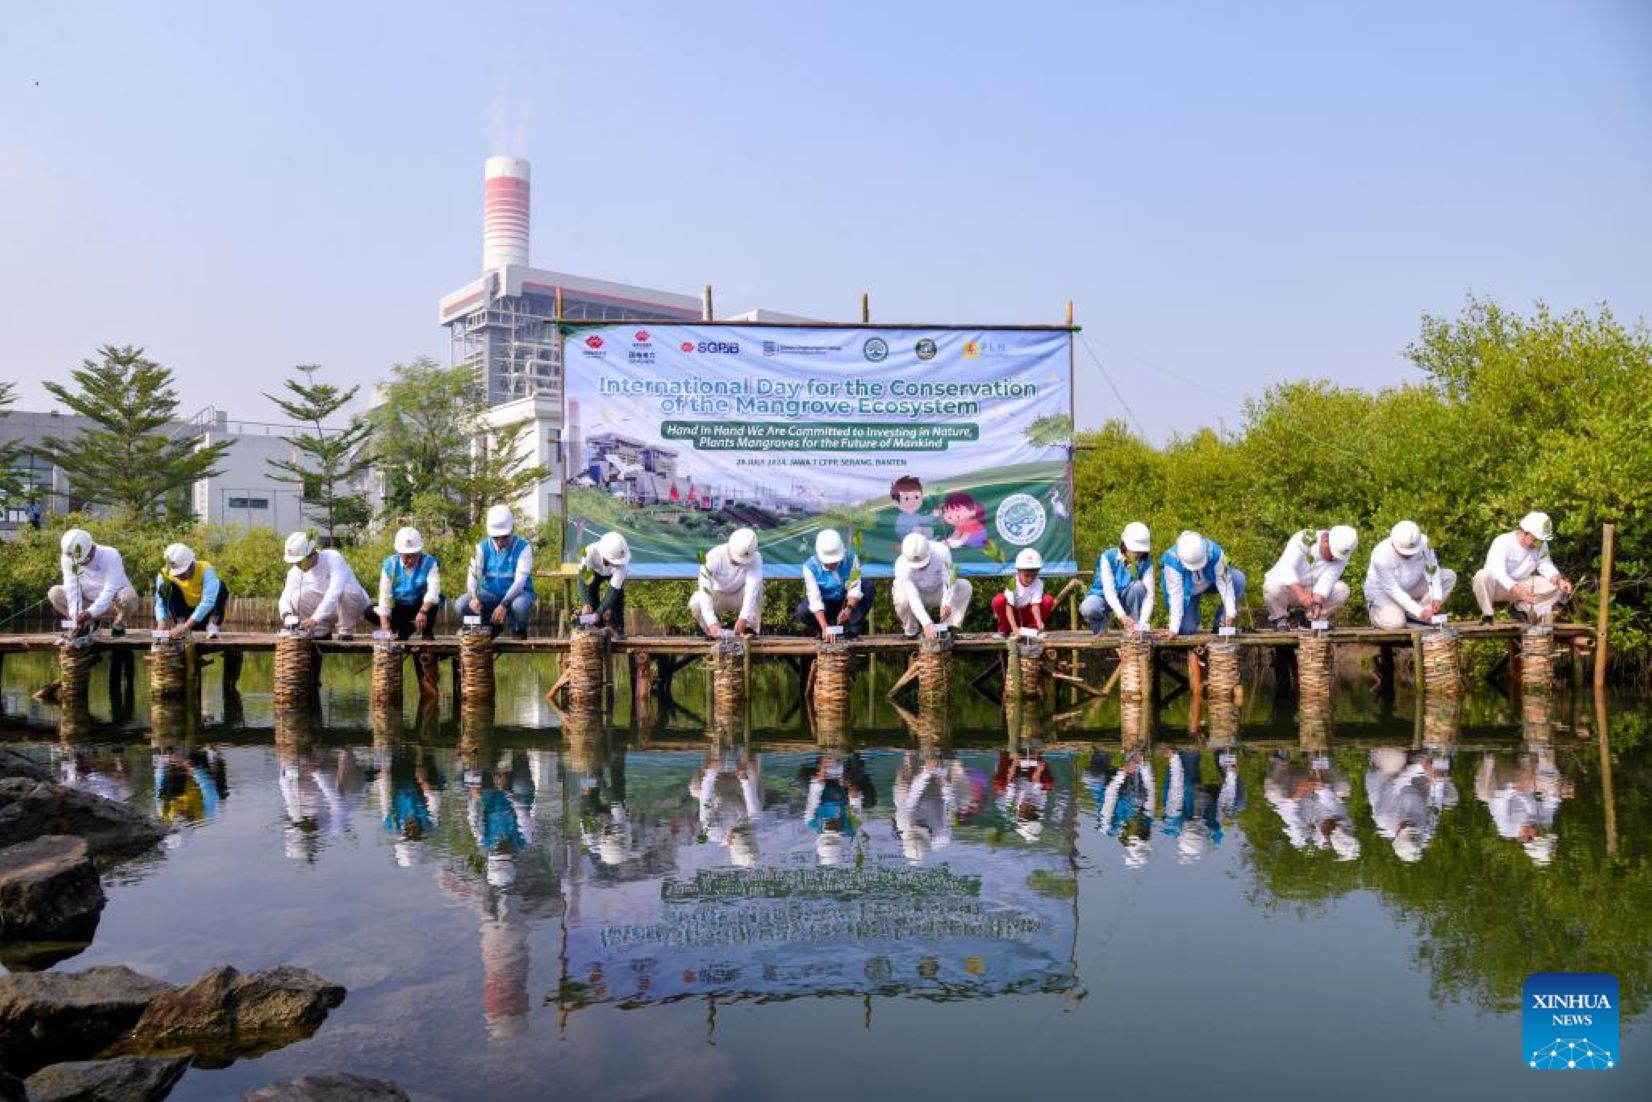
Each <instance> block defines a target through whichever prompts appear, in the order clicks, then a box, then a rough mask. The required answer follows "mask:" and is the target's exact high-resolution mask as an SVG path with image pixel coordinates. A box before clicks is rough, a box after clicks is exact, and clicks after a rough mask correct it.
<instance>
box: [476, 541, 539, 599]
mask: <svg viewBox="0 0 1652 1102" xmlns="http://www.w3.org/2000/svg"><path fill="white" fill-rule="evenodd" d="M487 538H488V539H492V538H493V537H491V536H489V537H487ZM506 546H507V547H508V546H509V545H508V544H507V545H506ZM531 577H533V544H532V543H528V544H527V546H525V547H523V548H522V553H521V554H520V555H518V556H517V557H516V573H515V574H514V575H512V576H511V587H510V588H509V589H507V590H505V596H504V599H503V600H502V601H501V602H500V603H501V604H507V605H508V604H510V603H511V602H512V601H514V600H516V597H517V594H519V593H521V592H522V590H524V589H525V588H527V585H528V579H529V578H531ZM481 578H482V547H481V545H480V544H478V545H477V547H476V550H475V551H472V552H471V553H470V565H469V566H468V567H466V568H465V596H467V597H474V596H476V590H477V586H478V585H480V584H481Z"/></svg>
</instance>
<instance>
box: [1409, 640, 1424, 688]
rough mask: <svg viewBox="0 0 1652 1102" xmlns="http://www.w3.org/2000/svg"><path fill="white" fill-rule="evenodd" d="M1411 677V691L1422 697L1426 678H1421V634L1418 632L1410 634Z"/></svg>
mask: <svg viewBox="0 0 1652 1102" xmlns="http://www.w3.org/2000/svg"><path fill="white" fill-rule="evenodd" d="M1411 677H1412V685H1411V691H1412V692H1414V693H1416V694H1417V695H1418V696H1422V695H1423V692H1424V691H1425V690H1424V689H1423V683H1424V681H1425V680H1426V678H1425V677H1424V676H1423V633H1422V632H1420V631H1414V632H1412V633H1411Z"/></svg>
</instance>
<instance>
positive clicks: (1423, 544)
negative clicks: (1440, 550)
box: [1365, 520, 1457, 631]
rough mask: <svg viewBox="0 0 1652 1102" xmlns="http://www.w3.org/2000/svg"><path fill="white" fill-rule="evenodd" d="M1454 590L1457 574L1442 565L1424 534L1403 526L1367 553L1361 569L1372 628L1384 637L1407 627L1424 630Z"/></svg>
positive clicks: (1414, 527) (1404, 522) (1411, 523)
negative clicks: (1420, 626) (1417, 626)
mask: <svg viewBox="0 0 1652 1102" xmlns="http://www.w3.org/2000/svg"><path fill="white" fill-rule="evenodd" d="M1456 586H1457V573H1456V571H1453V570H1447V569H1445V568H1444V567H1442V566H1441V565H1440V561H1439V560H1438V559H1437V558H1435V557H1434V549H1433V548H1432V547H1430V546H1429V545H1428V537H1427V536H1425V535H1423V532H1422V529H1421V528H1418V527H1417V525H1416V523H1415V522H1414V521H1409V520H1402V521H1400V522H1399V523H1398V524H1396V525H1394V528H1393V530H1392V531H1390V532H1389V533H1388V538H1387V539H1385V540H1383V541H1382V542H1381V543H1379V544H1377V546H1376V547H1374V548H1372V549H1371V563H1370V565H1369V566H1367V567H1366V569H1365V607H1366V611H1367V612H1368V613H1370V616H1371V624H1372V625H1373V626H1374V627H1379V628H1382V629H1383V630H1385V631H1399V630H1401V629H1403V628H1404V627H1405V625H1406V623H1407V622H1408V621H1410V622H1412V623H1417V624H1426V623H1428V622H1429V621H1430V620H1431V619H1432V618H1433V617H1434V615H1435V614H1436V613H1437V612H1439V611H1440V609H1441V608H1443V607H1444V606H1445V603H1446V598H1447V597H1450V596H1451V591H1452V590H1453V589H1455V588H1456Z"/></svg>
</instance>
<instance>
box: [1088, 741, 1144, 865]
mask: <svg viewBox="0 0 1652 1102" xmlns="http://www.w3.org/2000/svg"><path fill="white" fill-rule="evenodd" d="M1085 777H1086V780H1087V781H1088V783H1089V785H1090V790H1091V793H1092V794H1093V795H1094V796H1095V799H1096V829H1097V830H1099V831H1101V832H1102V833H1103V834H1105V835H1107V836H1108V837H1109V838H1117V839H1118V840H1119V844H1120V845H1121V846H1123V847H1124V864H1125V867H1126V868H1131V869H1139V868H1143V867H1145V866H1146V864H1147V862H1148V860H1149V859H1150V858H1151V857H1152V856H1153V841H1152V839H1153V814H1154V799H1155V795H1154V791H1153V761H1152V759H1151V758H1149V757H1148V756H1147V755H1145V754H1143V753H1142V752H1141V751H1140V750H1130V751H1127V752H1126V753H1125V755H1124V759H1123V764H1122V765H1120V766H1119V767H1117V768H1114V767H1113V765H1112V763H1111V762H1110V761H1109V760H1108V757H1107V755H1105V754H1103V753H1101V752H1100V751H1097V752H1096V753H1095V754H1093V755H1092V756H1091V758H1090V765H1089V767H1088V768H1087V769H1086V770H1085Z"/></svg>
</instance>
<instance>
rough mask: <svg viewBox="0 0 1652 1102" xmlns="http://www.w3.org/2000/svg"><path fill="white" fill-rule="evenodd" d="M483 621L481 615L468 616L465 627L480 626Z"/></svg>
mask: <svg viewBox="0 0 1652 1102" xmlns="http://www.w3.org/2000/svg"><path fill="white" fill-rule="evenodd" d="M481 623H482V618H481V617H480V616H466V617H465V627H467V628H473V627H479V626H481Z"/></svg>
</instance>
